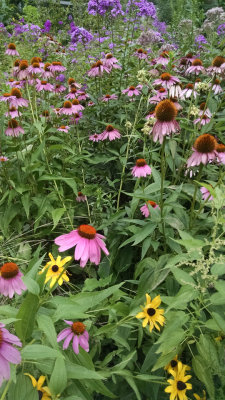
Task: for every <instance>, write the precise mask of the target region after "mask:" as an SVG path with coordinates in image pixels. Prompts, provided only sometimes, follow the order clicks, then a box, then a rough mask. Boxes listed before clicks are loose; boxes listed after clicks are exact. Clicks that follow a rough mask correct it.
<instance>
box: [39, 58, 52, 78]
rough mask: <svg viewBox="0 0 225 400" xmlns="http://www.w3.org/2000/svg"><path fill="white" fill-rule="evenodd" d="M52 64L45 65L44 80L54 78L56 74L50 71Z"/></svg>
mask: <svg viewBox="0 0 225 400" xmlns="http://www.w3.org/2000/svg"><path fill="white" fill-rule="evenodd" d="M50 66H51V63H49V62H47V63H45V64H44V67H43V71H42V78H44V79H49V78H52V77H53V76H54V74H53V73H52V72H51V71H50V68H49V67H50Z"/></svg>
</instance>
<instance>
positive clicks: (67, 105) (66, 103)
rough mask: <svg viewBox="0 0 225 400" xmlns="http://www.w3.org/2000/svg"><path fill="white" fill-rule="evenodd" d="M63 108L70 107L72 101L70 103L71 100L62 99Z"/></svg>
mask: <svg viewBox="0 0 225 400" xmlns="http://www.w3.org/2000/svg"><path fill="white" fill-rule="evenodd" d="M63 108H72V103H71V101H64V103H63Z"/></svg>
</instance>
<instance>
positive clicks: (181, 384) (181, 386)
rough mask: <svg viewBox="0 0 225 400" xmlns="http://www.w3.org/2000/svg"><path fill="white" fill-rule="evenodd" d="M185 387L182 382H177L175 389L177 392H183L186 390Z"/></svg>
mask: <svg viewBox="0 0 225 400" xmlns="http://www.w3.org/2000/svg"><path fill="white" fill-rule="evenodd" d="M186 387H187V385H186V383H184V382H183V381H178V382H177V389H178V390H184V389H186Z"/></svg>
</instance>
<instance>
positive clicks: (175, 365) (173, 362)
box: [164, 355, 191, 373]
mask: <svg viewBox="0 0 225 400" xmlns="http://www.w3.org/2000/svg"><path fill="white" fill-rule="evenodd" d="M180 362H181V361H180ZM182 365H183V367H185V368H186V370H190V369H191V368H190V367H189V366H188V365H185V364H182ZM164 369H165V370H167V371H168V372H169V373H170V370H171V369H172V370H173V371H175V372H177V371H178V356H177V355H176V357H174V358H173V359H172V360H171V361H170V363H169V364H167V365H166V366H165V368H164Z"/></svg>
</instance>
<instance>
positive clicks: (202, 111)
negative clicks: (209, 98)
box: [199, 102, 212, 118]
mask: <svg viewBox="0 0 225 400" xmlns="http://www.w3.org/2000/svg"><path fill="white" fill-rule="evenodd" d="M199 108H200V111H199V115H204V114H205V115H207V116H208V117H209V118H211V117H212V113H211V111H210V109H209V108H208V107H206V103H205V102H203V103H201V104H200V106H199Z"/></svg>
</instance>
